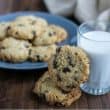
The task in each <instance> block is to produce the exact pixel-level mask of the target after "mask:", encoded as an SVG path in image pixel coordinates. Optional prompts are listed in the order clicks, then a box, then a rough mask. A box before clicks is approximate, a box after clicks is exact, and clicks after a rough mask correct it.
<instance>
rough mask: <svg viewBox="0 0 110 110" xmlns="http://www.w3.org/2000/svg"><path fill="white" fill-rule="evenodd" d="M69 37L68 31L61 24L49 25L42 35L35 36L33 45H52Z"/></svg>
mask: <svg viewBox="0 0 110 110" xmlns="http://www.w3.org/2000/svg"><path fill="white" fill-rule="evenodd" d="M66 38H67V32H66V30H65V29H63V28H62V27H60V26H57V25H49V26H48V27H47V28H45V30H44V31H43V32H42V34H41V35H40V37H35V39H34V40H33V45H36V46H37V45H50V44H54V43H58V42H61V41H63V40H64V39H66Z"/></svg>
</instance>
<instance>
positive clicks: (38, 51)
mask: <svg viewBox="0 0 110 110" xmlns="http://www.w3.org/2000/svg"><path fill="white" fill-rule="evenodd" d="M56 48H57V46H56V45H54V44H53V45H48V46H33V47H32V48H31V49H30V52H29V58H30V60H32V61H48V60H49V59H50V57H51V56H52V55H54V54H55V52H56Z"/></svg>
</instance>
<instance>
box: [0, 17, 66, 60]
mask: <svg viewBox="0 0 110 110" xmlns="http://www.w3.org/2000/svg"><path fill="white" fill-rule="evenodd" d="M66 38H67V32H66V30H65V29H63V28H62V27H60V26H57V25H54V24H49V23H48V22H47V21H46V20H45V19H44V18H40V17H36V16H32V15H28V16H18V17H17V18H16V19H14V20H13V21H10V22H2V23H0V59H1V60H3V61H10V62H23V61H26V60H30V61H48V59H49V58H50V57H51V55H53V54H54V53H55V50H56V47H57V46H56V43H59V42H61V41H63V40H64V39H66Z"/></svg>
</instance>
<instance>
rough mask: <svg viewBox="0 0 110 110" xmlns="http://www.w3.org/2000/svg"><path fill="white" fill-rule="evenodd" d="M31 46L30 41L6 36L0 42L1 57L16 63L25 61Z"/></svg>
mask: <svg viewBox="0 0 110 110" xmlns="http://www.w3.org/2000/svg"><path fill="white" fill-rule="evenodd" d="M30 46H31V44H30V43H29V42H28V41H24V40H18V39H15V38H12V37H8V38H5V39H4V40H3V41H1V42H0V59H1V60H3V61H9V62H14V63H15V62H22V61H25V60H27V59H28V57H29V48H30Z"/></svg>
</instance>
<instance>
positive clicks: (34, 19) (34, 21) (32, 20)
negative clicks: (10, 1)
mask: <svg viewBox="0 0 110 110" xmlns="http://www.w3.org/2000/svg"><path fill="white" fill-rule="evenodd" d="M15 20H17V21H25V22H28V23H29V24H31V25H38V26H41V27H43V26H47V25H48V22H47V21H46V20H45V19H44V18H41V17H38V16H34V15H27V16H18V17H17V18H16V19H15Z"/></svg>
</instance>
